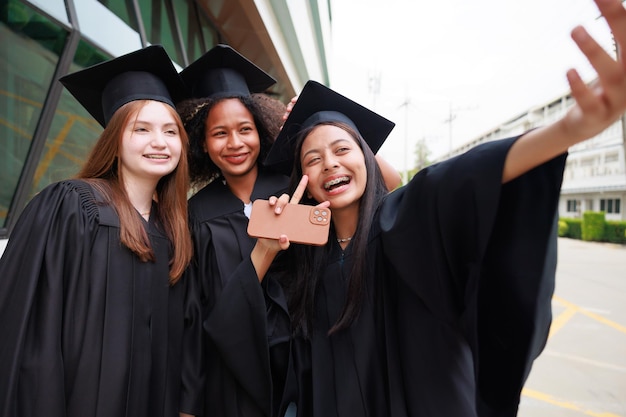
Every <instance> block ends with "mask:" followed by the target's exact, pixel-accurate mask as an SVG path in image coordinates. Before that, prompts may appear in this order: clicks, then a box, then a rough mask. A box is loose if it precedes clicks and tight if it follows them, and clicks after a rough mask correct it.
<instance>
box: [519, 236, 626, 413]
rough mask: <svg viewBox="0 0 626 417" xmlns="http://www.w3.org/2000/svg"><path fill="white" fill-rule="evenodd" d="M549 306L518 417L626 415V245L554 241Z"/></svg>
mask: <svg viewBox="0 0 626 417" xmlns="http://www.w3.org/2000/svg"><path fill="white" fill-rule="evenodd" d="M552 305H553V323H552V327H551V332H550V338H549V339H548V344H547V345H546V348H545V350H544V352H543V353H542V355H541V356H540V357H539V358H538V359H537V360H536V361H535V365H534V367H533V370H532V371H531V374H530V377H529V379H528V381H527V382H526V386H525V388H524V391H523V393H522V402H521V404H520V411H519V414H518V417H547V416H549V417H582V416H594V417H626V247H625V246H622V245H614V244H603V243H593V242H582V241H578V240H571V239H559V263H558V267H557V278H556V291H555V296H554V298H553V303H552Z"/></svg>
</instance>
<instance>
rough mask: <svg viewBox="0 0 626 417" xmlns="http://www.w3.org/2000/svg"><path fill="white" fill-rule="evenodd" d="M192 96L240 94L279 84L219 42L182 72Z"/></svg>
mask: <svg viewBox="0 0 626 417" xmlns="http://www.w3.org/2000/svg"><path fill="white" fill-rule="evenodd" d="M180 76H181V77H182V79H183V81H184V82H185V84H187V87H188V88H189V89H190V91H191V95H192V97H195V98H204V97H241V96H249V95H250V93H260V92H263V91H265V90H266V89H267V88H269V87H270V86H272V85H273V84H275V83H276V80H275V79H274V78H272V77H271V76H270V75H269V74H268V73H266V72H265V71H263V70H262V69H261V68H259V67H257V66H256V65H255V64H253V63H252V62H251V61H250V60H248V59H247V58H246V57H244V56H243V55H241V54H240V53H239V52H237V51H235V50H234V49H233V48H231V47H230V46H228V45H222V44H218V45H216V46H215V47H213V48H211V49H210V50H209V51H208V52H206V53H205V54H204V55H202V56H201V57H200V58H198V59H196V60H195V61H194V62H192V63H191V64H189V66H188V67H187V68H185V69H184V70H182V71H181V73H180Z"/></svg>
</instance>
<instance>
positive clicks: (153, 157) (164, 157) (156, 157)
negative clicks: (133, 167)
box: [144, 154, 169, 159]
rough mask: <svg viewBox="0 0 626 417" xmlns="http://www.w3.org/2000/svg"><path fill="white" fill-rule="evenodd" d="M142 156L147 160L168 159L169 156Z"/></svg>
mask: <svg viewBox="0 0 626 417" xmlns="http://www.w3.org/2000/svg"><path fill="white" fill-rule="evenodd" d="M144 156H145V157H146V158H148V159H168V158H169V156H167V155H152V154H150V155H144Z"/></svg>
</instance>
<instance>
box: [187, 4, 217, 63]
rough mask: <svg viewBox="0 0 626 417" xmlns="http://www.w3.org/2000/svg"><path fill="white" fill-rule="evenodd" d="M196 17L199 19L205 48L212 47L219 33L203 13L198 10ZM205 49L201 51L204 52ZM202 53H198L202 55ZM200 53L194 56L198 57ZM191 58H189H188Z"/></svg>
mask: <svg viewBox="0 0 626 417" xmlns="http://www.w3.org/2000/svg"><path fill="white" fill-rule="evenodd" d="M198 18H199V19H200V26H201V30H202V37H203V38H204V45H205V46H206V50H207V51H208V50H209V49H211V48H213V47H214V46H215V45H217V44H218V43H219V34H218V32H217V30H216V29H215V28H214V27H213V24H212V23H211V21H210V20H209V19H208V18H207V17H206V16H205V15H204V13H202V12H199V13H198ZM204 52H206V51H202V53H204ZM202 53H201V54H200V55H202ZM200 55H198V56H196V57H194V59H195V58H198V57H199V56H200ZM190 60H191V58H190Z"/></svg>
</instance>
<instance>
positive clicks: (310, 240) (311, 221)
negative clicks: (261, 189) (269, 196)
mask: <svg viewBox="0 0 626 417" xmlns="http://www.w3.org/2000/svg"><path fill="white" fill-rule="evenodd" d="M274 209H275V208H274V206H271V205H270V204H269V201H268V200H256V201H255V202H254V203H252V213H251V214H250V221H249V222H248V234H249V235H250V236H253V237H263V238H269V239H278V238H279V237H280V235H287V237H288V238H289V241H290V242H295V243H305V244H308V245H316V246H322V245H325V244H326V242H327V241H328V231H329V228H330V209H328V208H326V207H323V208H320V207H317V206H307V205H303V204H291V203H290V204H286V205H285V206H284V207H283V209H282V212H281V213H280V214H276V213H275V212H274Z"/></svg>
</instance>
